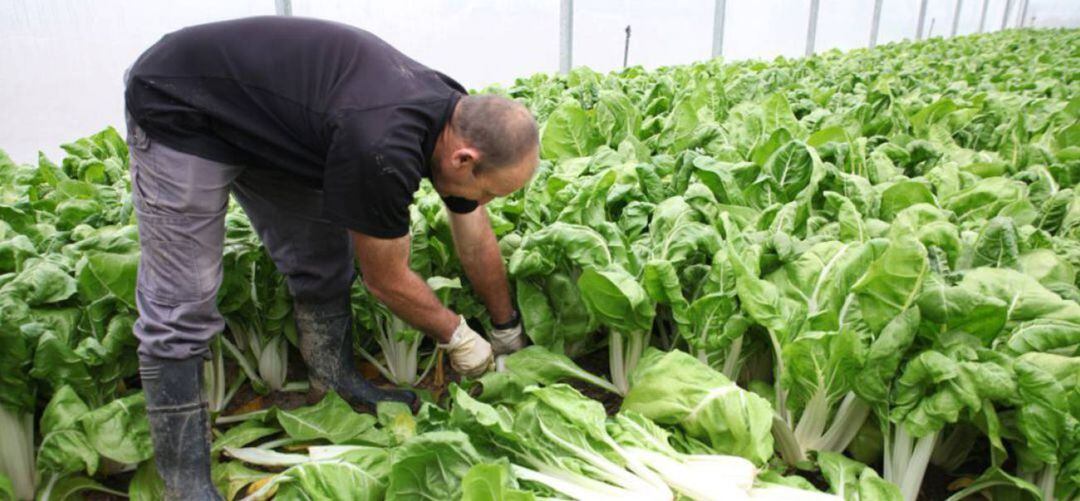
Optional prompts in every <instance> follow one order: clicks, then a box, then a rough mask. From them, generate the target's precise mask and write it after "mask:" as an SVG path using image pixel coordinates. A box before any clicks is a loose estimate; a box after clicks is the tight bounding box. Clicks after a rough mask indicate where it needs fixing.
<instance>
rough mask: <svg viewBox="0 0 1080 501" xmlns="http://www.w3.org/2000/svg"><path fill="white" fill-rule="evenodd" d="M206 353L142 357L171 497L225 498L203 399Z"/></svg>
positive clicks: (157, 457)
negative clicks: (213, 469)
mask: <svg viewBox="0 0 1080 501" xmlns="http://www.w3.org/2000/svg"><path fill="white" fill-rule="evenodd" d="M202 368H203V359H202V357H192V358H189V359H187V360H171V359H165V358H155V357H148V356H141V357H139V374H140V376H141V377H142V386H143V391H144V392H145V393H146V414H147V417H148V418H149V420H150V437H151V438H152V439H153V442H154V462H155V463H156V464H157V470H158V474H159V475H161V479H162V480H164V481H165V499H167V500H170V501H179V500H185V501H186V500H191V501H204V500H220V499H222V498H221V495H220V494H218V492H217V489H216V488H215V487H214V483H213V481H212V480H211V479H210V416H209V414H208V413H207V410H206V402H204V401H203V399H202Z"/></svg>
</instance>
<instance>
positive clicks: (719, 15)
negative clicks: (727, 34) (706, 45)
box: [712, 0, 727, 57]
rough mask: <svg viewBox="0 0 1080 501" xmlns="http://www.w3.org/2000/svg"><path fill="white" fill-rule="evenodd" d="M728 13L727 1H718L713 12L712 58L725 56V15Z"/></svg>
mask: <svg viewBox="0 0 1080 501" xmlns="http://www.w3.org/2000/svg"><path fill="white" fill-rule="evenodd" d="M726 13H727V0H716V8H715V9H714V10H713V25H712V57H720V56H723V55H724V14H726Z"/></svg>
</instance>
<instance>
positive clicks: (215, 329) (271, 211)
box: [127, 117, 356, 360]
mask: <svg viewBox="0 0 1080 501" xmlns="http://www.w3.org/2000/svg"><path fill="white" fill-rule="evenodd" d="M127 141H128V148H129V150H130V155H131V193H132V202H133V204H134V207H135V213H136V216H137V218H138V225H139V241H140V246H141V247H142V254H141V256H140V258H139V272H138V280H137V283H136V288H135V300H136V304H137V306H138V309H139V318H138V320H137V321H136V322H135V336H136V337H137V338H138V339H139V354H140V355H142V356H152V357H157V358H170V359H181V360H182V359H187V358H190V357H194V356H206V355H207V353H208V344H209V341H210V340H211V338H213V336H214V335H215V334H217V333H219V332H221V331H222V330H223V329H224V327H225V322H224V320H223V319H222V316H221V314H220V313H219V312H218V309H217V293H218V288H219V287H220V285H221V279H222V264H221V262H222V252H223V245H224V240H225V212H226V209H227V208H228V204H229V194H230V193H232V195H233V196H234V197H235V198H236V200H237V202H239V203H240V206H241V207H242V208H243V209H244V212H245V213H247V215H248V218H249V219H250V220H251V224H252V226H254V228H255V231H256V233H257V234H258V235H259V238H260V239H261V240H262V242H263V245H265V246H266V248H267V250H268V251H269V252H270V256H271V258H273V260H274V264H275V265H276V266H277V269H278V271H280V272H281V273H283V274H284V275H285V277H286V279H287V282H288V286H289V291H290V292H291V293H292V295H293V298H294V300H296V301H303V302H310V303H322V302H327V301H331V300H333V299H340V298H341V297H342V296H343V295H344V296H348V294H349V289H350V287H351V286H352V282H353V280H354V279H355V277H356V271H355V267H354V266H353V250H352V243H351V241H350V238H349V235H348V231H347V230H346V229H345V228H343V227H341V226H338V225H335V224H333V223H331V222H329V221H327V220H326V219H325V218H323V216H322V192H321V191H320V190H317V189H313V188H307V187H305V186H304V184H303V183H302V182H300V180H299V179H297V178H296V177H294V176H292V175H289V174H287V173H284V172H281V171H276V170H271V169H265V168H257V167H247V166H236V165H228V164H224V163H221V162H215V161H213V160H207V159H205V158H201V157H198V156H195V155H191V154H187V153H183V152H180V151H177V150H175V149H172V148H170V147H168V146H166V145H164V144H161V143H160V142H158V141H154V140H152V139H151V138H150V137H148V136H147V135H146V133H145V132H144V131H143V130H142V129H140V128H139V126H138V125H136V124H135V123H134V121H132V120H131V119H130V117H129V118H128V138H127Z"/></svg>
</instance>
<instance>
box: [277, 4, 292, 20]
mask: <svg viewBox="0 0 1080 501" xmlns="http://www.w3.org/2000/svg"><path fill="white" fill-rule="evenodd" d="M274 12H276V13H277V15H279V16H291V15H292V0H274Z"/></svg>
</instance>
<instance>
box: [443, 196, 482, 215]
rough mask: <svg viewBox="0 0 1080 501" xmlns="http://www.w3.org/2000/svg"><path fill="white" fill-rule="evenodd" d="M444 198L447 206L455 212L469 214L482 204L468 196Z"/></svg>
mask: <svg viewBox="0 0 1080 501" xmlns="http://www.w3.org/2000/svg"><path fill="white" fill-rule="evenodd" d="M442 200H443V203H444V204H446V208H447V209H450V212H453V213H455V214H468V213H470V212H472V211H474V210H476V208H477V207H479V206H480V204H478V203H476V202H475V201H473V200H469V199H468V198H461V197H454V196H449V197H443V199H442Z"/></svg>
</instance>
